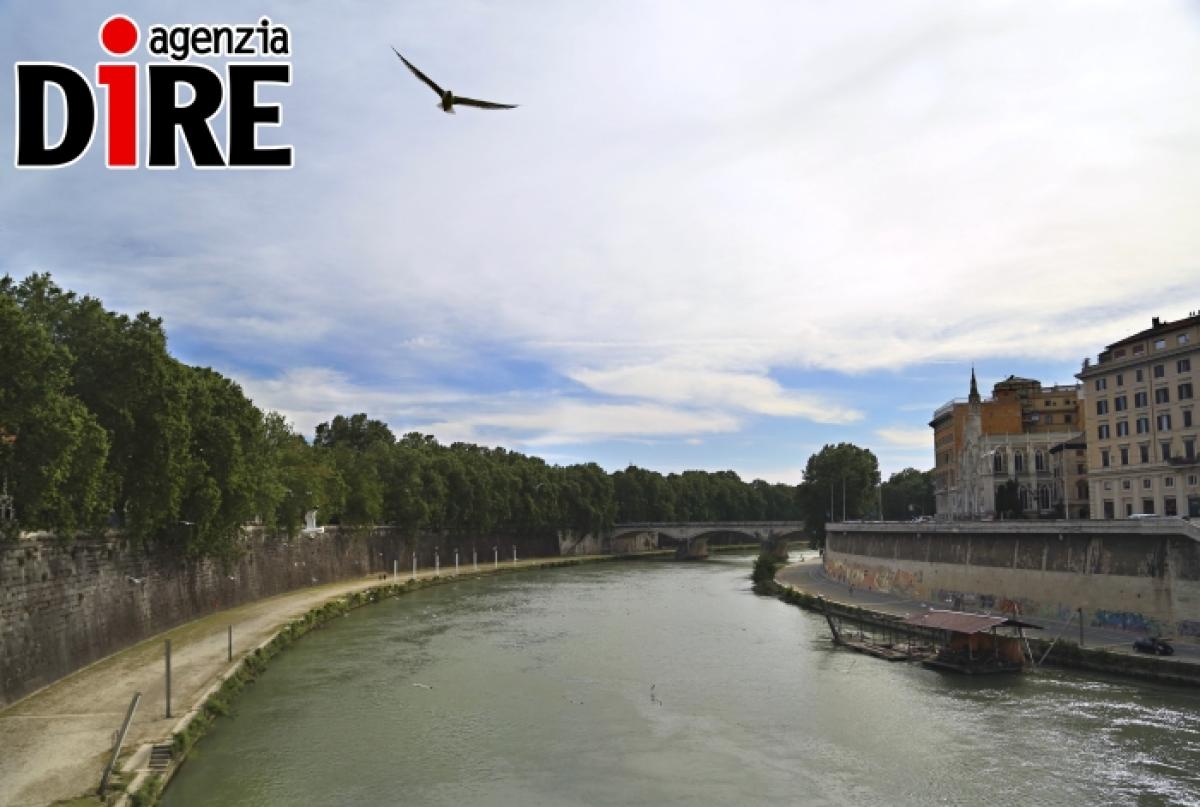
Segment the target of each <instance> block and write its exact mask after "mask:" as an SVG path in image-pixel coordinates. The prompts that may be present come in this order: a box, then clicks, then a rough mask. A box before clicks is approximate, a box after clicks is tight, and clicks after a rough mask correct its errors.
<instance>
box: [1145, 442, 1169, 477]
mask: <svg viewBox="0 0 1200 807" xmlns="http://www.w3.org/2000/svg"><path fill="white" fill-rule="evenodd" d="M1158 448H1159V453H1160V454H1161V456H1162V460H1163V462H1166V461H1167V460H1169V459H1171V441H1170V440H1163V441H1162V442H1161V443H1159V444H1158ZM1147 481H1148V480H1147Z"/></svg>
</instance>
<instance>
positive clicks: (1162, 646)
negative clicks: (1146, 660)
mask: <svg viewBox="0 0 1200 807" xmlns="http://www.w3.org/2000/svg"><path fill="white" fill-rule="evenodd" d="M1133 649H1134V650H1136V651H1138V652H1139V653H1149V654H1151V655H1153V656H1172V655H1174V654H1175V648H1174V647H1172V646H1171V643H1170V642H1168V641H1167V640H1166V639H1160V638H1159V637H1157V636H1143V637H1142V638H1140V639H1135V640H1134V642H1133Z"/></svg>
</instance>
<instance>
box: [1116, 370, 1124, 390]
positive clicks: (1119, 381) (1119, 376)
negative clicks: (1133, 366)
mask: <svg viewBox="0 0 1200 807" xmlns="http://www.w3.org/2000/svg"><path fill="white" fill-rule="evenodd" d="M1117 386H1118V387H1123V386H1125V376H1124V375H1123V374H1121V373H1117Z"/></svg>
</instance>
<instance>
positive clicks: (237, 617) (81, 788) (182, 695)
mask: <svg viewBox="0 0 1200 807" xmlns="http://www.w3.org/2000/svg"><path fill="white" fill-rule="evenodd" d="M562 560H563V561H564V562H577V561H578V560H579V558H570V559H567V558H564V559H562ZM549 562H553V559H547V558H540V559H539V558H535V559H530V560H524V561H520V562H518V563H517V567H518V568H519V567H522V566H536V565H545V564H546V563H549ZM512 567H513V563H512V562H511V561H509V562H507V563H504V564H502V568H503V569H511V568H512ZM490 571H492V565H491V564H487V565H486V566H484V565H483V564H480V572H479V573H480V574H486V573H488V572H490ZM467 574H468V573H467V572H466V571H465V570H464V571H463V576H464V577H466V576H467ZM471 574H474V572H472V573H471ZM417 576H418V577H419V578H428V577H432V576H433V572H432V570H428V571H424V572H421V573H419V574H418V575H417ZM442 576H443V577H448V576H451V575H450V574H447V573H446V572H445V570H443V574H442ZM410 577H411V575H401V576H400V577H399V581H400V582H404V581H405V580H407V579H409V578H410ZM390 579H391V577H390V575H389V576H388V580H390ZM383 582H386V581H384V580H381V579H380V577H379V575H373V576H371V577H369V578H355V579H353V580H348V581H342V582H339V583H330V584H325V585H319V586H313V587H312V588H306V589H303V590H299V591H293V592H289V593H287V594H280V595H277V596H275V597H270V598H268V599H264V600H259V601H257V602H253V603H248V604H246V605H241V606H238V607H236V608H230V609H228V610H225V611H220V612H218V613H216V614H212V615H210V616H207V617H204V618H202V619H197V620H195V621H192V622H189V623H187V624H185V625H181V626H179V627H178V628H175V629H173V630H170V631H167V632H165V633H162V634H159V635H157V636H154V637H152V638H150V639H147V640H145V641H143V642H141V643H139V644H137V645H134V646H133V647H130V648H127V649H125V650H122V651H120V652H118V653H115V654H113V655H111V656H108V657H107V658H104V659H101V660H100V661H98V662H96V663H94V664H92V665H90V666H88V667H84V668H83V669H82V670H79V671H77V672H75V673H72V674H71V675H69V676H67V677H65V678H62V679H60V680H59V681H56V682H55V683H53V684H51V685H50V686H48V687H46V688H44V689H42V690H40V691H38V692H35V693H33V694H32V695H30V696H28V697H26V698H24V699H23V700H20V701H18V702H16V703H15V704H13V705H11V706H9V707H8V708H7V709H5V710H3V711H0V805H7V807H44V805H47V804H50V803H51V802H54V801H57V800H60V799H69V798H73V797H76V796H81V795H84V794H87V793H95V791H96V787H97V785H98V784H99V782H100V775H101V773H102V772H103V770H104V766H105V764H107V762H108V758H109V756H110V755H111V749H112V743H113V733H114V732H115V731H117V729H118V728H120V725H121V721H122V719H123V718H124V717H125V711H126V709H127V708H128V706H129V701H130V699H131V698H132V697H133V694H134V693H135V692H141V693H142V702H141V705H140V706H139V707H138V711H137V715H136V716H135V718H134V721H133V725H132V727H131V728H130V731H129V736H128V738H127V739H126V742H125V748H126V749H135V748H137V747H139V746H140V745H143V744H145V743H149V742H154V741H162V740H166V739H168V738H169V737H170V734H171V731H172V729H173V728H174V727H175V725H176V723H178V721H179V719H180V716H182V715H184V714H186V713H187V712H188V711H189V710H190V709H192V708H194V707H197V706H199V703H200V700H201V699H202V697H203V696H204V694H205V693H206V692H207V691H208V689H209V688H210V687H211V686H212V685H213V684H214V683H215V682H216V681H217V680H218V678H219V677H220V676H221V675H222V674H223V673H225V672H226V671H228V670H229V669H230V668H231V667H233V666H234V665H236V664H237V663H239V662H240V660H241V658H242V657H243V656H245V655H246V654H247V653H248V652H250V651H251V650H253V649H254V648H255V647H257V646H258V645H260V644H262V643H263V642H264V641H266V640H267V639H269V638H270V637H271V636H273V635H274V634H275V633H276V632H277V631H278V630H279V629H280V628H281V627H282V626H283V625H285V624H287V623H288V622H290V621H292V620H293V619H296V618H298V617H300V616H302V615H304V614H305V613H306V612H307V611H309V610H311V609H312V608H315V607H317V606H319V605H321V604H322V603H325V602H328V601H329V600H332V599H335V598H337V597H342V596H344V595H346V594H349V593H351V592H354V591H359V590H362V589H366V588H370V587H372V586H378V585H380V584H381V583H383ZM230 625H233V642H234V647H233V658H234V661H233V663H232V664H231V663H230V662H229V661H228V655H227V654H228V648H227V641H228V633H227V631H228V627H229V626H230ZM166 639H170V640H171V703H172V708H171V714H172V717H171V718H167V717H166V712H165V689H166V684H165V675H164V667H165V664H164V658H163V642H164V640H166Z"/></svg>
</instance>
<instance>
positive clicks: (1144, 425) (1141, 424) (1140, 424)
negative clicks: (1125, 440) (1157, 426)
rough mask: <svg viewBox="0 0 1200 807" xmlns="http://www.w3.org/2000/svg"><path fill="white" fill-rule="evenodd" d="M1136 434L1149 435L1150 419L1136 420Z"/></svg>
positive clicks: (1141, 418)
mask: <svg viewBox="0 0 1200 807" xmlns="http://www.w3.org/2000/svg"><path fill="white" fill-rule="evenodd" d="M1137 433H1138V434H1149V433H1150V418H1148V417H1140V418H1138V419H1137Z"/></svg>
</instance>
